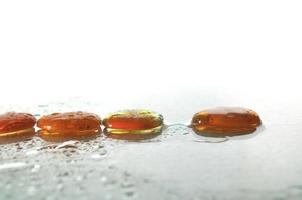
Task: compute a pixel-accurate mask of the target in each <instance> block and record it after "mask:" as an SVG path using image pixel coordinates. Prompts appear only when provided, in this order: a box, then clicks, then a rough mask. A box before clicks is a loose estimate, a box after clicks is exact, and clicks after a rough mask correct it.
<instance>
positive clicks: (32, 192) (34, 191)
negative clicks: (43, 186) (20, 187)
mask: <svg viewBox="0 0 302 200" xmlns="http://www.w3.org/2000/svg"><path fill="white" fill-rule="evenodd" d="M36 191H37V189H36V188H35V187H34V186H30V187H29V188H28V189H27V195H28V196H33V195H35V193H36Z"/></svg>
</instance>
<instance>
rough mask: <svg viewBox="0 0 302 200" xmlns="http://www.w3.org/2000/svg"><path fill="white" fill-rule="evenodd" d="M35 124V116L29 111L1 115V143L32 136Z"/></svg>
mask: <svg viewBox="0 0 302 200" xmlns="http://www.w3.org/2000/svg"><path fill="white" fill-rule="evenodd" d="M35 124H36V119H35V117H34V116H33V115H31V114H29V113H16V112H7V113H5V114H2V115H0V144H3V143H11V142H17V141H22V140H25V139H27V138H30V137H32V136H33V135H34V134H35V129H34V128H33V127H34V125H35Z"/></svg>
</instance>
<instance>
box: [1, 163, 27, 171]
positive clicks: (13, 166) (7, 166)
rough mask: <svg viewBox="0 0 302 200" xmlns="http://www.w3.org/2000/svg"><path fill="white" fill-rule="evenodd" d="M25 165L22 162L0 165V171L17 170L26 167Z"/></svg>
mask: <svg viewBox="0 0 302 200" xmlns="http://www.w3.org/2000/svg"><path fill="white" fill-rule="evenodd" d="M26 166H27V164H26V163H23V162H15V163H4V164H2V165H0V170H7V169H18V168H23V167H26Z"/></svg>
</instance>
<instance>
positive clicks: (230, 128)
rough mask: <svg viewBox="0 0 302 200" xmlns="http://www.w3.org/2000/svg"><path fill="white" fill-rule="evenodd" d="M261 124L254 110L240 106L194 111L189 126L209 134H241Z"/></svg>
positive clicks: (249, 131) (253, 129) (252, 130)
mask: <svg viewBox="0 0 302 200" xmlns="http://www.w3.org/2000/svg"><path fill="white" fill-rule="evenodd" d="M260 124H261V120H260V118H259V116H258V114H257V113H256V112H255V111H252V110H250V109H246V108H240V107H217V108H213V109H208V110H204V111H201V112H198V113H196V114H195V115H194V116H193V119H192V122H191V127H192V128H193V130H194V131H195V132H196V133H200V134H204V135H207V134H208V135H209V136H211V135H212V136H227V135H241V134H248V133H251V132H254V131H255V130H256V128H257V126H259V125H260Z"/></svg>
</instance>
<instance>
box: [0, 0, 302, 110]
mask: <svg viewBox="0 0 302 200" xmlns="http://www.w3.org/2000/svg"><path fill="white" fill-rule="evenodd" d="M301 10H302V3H301V1H288V0H286V1H279V0H274V1H265V0H261V1H215V0H214V1H190V0H186V1H177V0H174V1H167V0H160V1H156V0H155V1H115V0H111V1H75V0H73V1H63V0H60V1H56V0H53V1H13V0H11V1H1V3H0V74H1V78H0V89H1V98H0V103H1V104H2V105H6V104H8V103H10V104H24V103H29V104H38V103H48V102H50V101H57V100H63V101H64V99H68V98H70V97H76V96H77V97H78V96H79V97H82V98H84V99H87V100H88V101H96V102H97V101H98V102H101V103H103V105H104V107H106V108H109V107H110V106H112V109H113V108H116V109H121V108H125V107H124V106H128V105H129V106H133V107H136V106H146V107H150V108H155V109H160V106H159V105H160V104H162V107H163V106H164V107H165V106H166V107H170V108H169V109H175V110H177V111H175V112H181V110H182V109H183V107H190V106H191V104H192V105H193V104H194V103H195V104H196V105H199V104H198V103H196V102H201V101H208V102H209V101H210V102H211V101H212V100H211V99H215V98H219V99H228V97H232V98H229V99H230V100H229V101H226V102H224V101H223V102H220V101H218V102H215V101H213V103H208V104H206V105H200V106H212V105H216V104H227V105H229V104H231V105H233V104H236V101H234V102H233V103H232V100H233V99H239V98H242V97H245V98H246V99H250V100H252V101H243V102H241V104H242V105H244V106H247V107H252V108H255V107H253V102H259V101H263V100H267V102H269V101H271V100H273V101H274V100H276V99H279V100H281V101H286V102H287V103H286V104H292V103H293V102H297V103H298V104H299V102H300V100H301V91H300V85H301V82H302V81H301V80H300V79H301V74H300V72H299V71H300V70H299V69H300V68H301V64H302V58H301V55H302V12H301ZM226 91H227V92H228V93H229V96H226V94H225V92H226ZM194 98H195V100H194ZM182 99H183V100H182ZM268 99H269V100H268ZM121 102H124V103H121ZM125 102H131V105H130V104H127V103H125ZM139 102H140V103H139ZM142 102H144V103H142ZM108 106H109V107H108ZM191 107H192V106H191ZM110 109H111V107H110ZM200 109H201V107H198V108H197V107H196V108H195V107H194V108H193V107H192V111H193V110H195V111H197V110H200ZM256 109H257V107H256ZM258 109H259V108H258ZM190 112H191V111H190Z"/></svg>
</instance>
